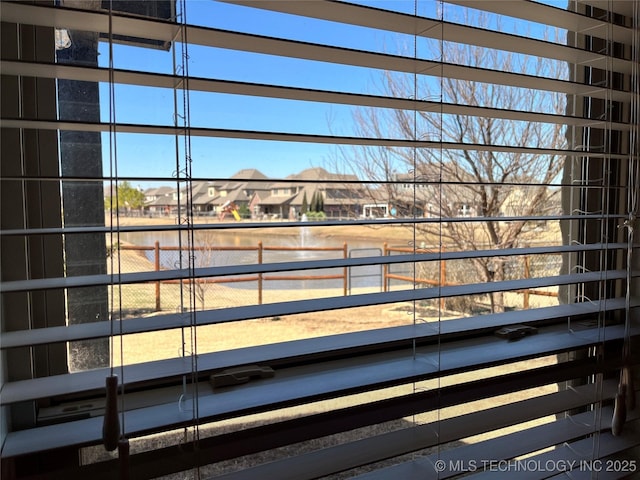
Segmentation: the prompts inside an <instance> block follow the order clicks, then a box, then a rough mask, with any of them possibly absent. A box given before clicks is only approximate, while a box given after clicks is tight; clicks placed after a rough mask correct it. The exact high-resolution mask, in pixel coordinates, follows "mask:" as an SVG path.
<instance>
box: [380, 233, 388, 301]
mask: <svg viewBox="0 0 640 480" xmlns="http://www.w3.org/2000/svg"><path fill="white" fill-rule="evenodd" d="M383 248H384V252H383V256H384V257H386V256H387V255H388V254H389V251H388V245H387V242H384V244H383ZM388 274H389V265H388V264H386V263H385V264H384V265H383V266H382V291H383V292H388V291H389V285H387V275H388Z"/></svg>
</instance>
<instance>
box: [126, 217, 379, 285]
mask: <svg viewBox="0 0 640 480" xmlns="http://www.w3.org/2000/svg"><path fill="white" fill-rule="evenodd" d="M120 238H121V239H122V240H123V241H125V242H128V243H131V244H134V245H138V246H149V247H152V246H153V245H154V244H155V242H156V241H157V242H159V244H160V248H161V251H160V265H161V268H164V269H174V268H179V267H180V261H181V258H180V253H179V252H178V251H177V250H162V248H163V247H177V246H178V245H179V243H180V238H179V235H178V233H177V232H133V233H122V234H121V235H120ZM259 241H262V244H263V252H262V262H263V263H276V262H287V261H301V260H321V259H331V258H343V257H344V250H343V245H344V243H345V242H346V243H347V255H348V256H352V257H365V256H379V255H382V242H376V241H371V240H369V241H367V240H354V239H339V238H324V237H320V236H314V235H313V233H312V232H311V231H309V230H308V229H305V228H302V229H301V230H300V233H296V235H269V236H265V237H263V238H259V237H256V235H255V234H252V233H238V232H230V231H218V232H216V231H207V232H201V231H196V232H194V245H196V247H204V248H203V250H201V251H196V252H195V263H196V267H206V266H228V265H246V264H252V263H257V262H258V242H259ZM183 242H185V240H184V236H183ZM183 244H184V243H183ZM215 247H227V248H229V247H236V248H238V250H233V249H224V250H216V248H215ZM270 247H283V248H287V249H291V248H294V249H295V250H280V251H278V250H269V248H270ZM316 247H323V248H332V249H333V248H335V249H336V250H330V251H315V250H304V249H305V248H316ZM145 255H146V256H147V258H148V259H149V260H150V261H151V262H154V261H155V258H154V255H155V253H154V251H153V250H149V251H146V252H145ZM182 261H183V262H184V263H186V261H187V260H186V257H185V256H184V255H183V257H182ZM342 273H343V269H341V268H331V269H323V270H314V271H304V272H287V273H284V274H277V273H274V274H270V276H271V277H277V276H282V275H287V276H292V275H301V276H302V275H342ZM347 276H348V285H349V286H350V287H351V288H359V287H375V286H381V285H382V268H381V267H380V266H366V267H350V268H349V270H348V272H347ZM226 285H228V286H231V287H237V288H247V287H249V286H250V285H251V283H229V284H226ZM342 285H343V280H342V279H341V278H340V279H327V280H277V281H265V282H264V283H263V288H265V289H293V288H340V287H342Z"/></svg>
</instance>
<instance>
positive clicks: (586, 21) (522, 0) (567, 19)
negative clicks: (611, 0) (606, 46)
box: [446, 0, 634, 45]
mask: <svg viewBox="0 0 640 480" xmlns="http://www.w3.org/2000/svg"><path fill="white" fill-rule="evenodd" d="M446 1H447V2H448V3H453V4H455V5H461V6H465V7H469V8H476V7H477V4H476V5H474V4H475V3H476V2H475V0H446ZM608 6H609V5H608ZM482 10H484V11H488V12H493V13H497V14H499V15H507V16H510V17H514V18H520V19H522V20H528V21H532V22H536V23H541V24H543V25H552V26H555V27H558V28H562V29H565V30H569V31H571V32H576V33H584V34H586V35H593V36H595V37H599V38H602V39H607V40H613V41H615V42H620V43H626V44H628V45H630V44H632V43H633V35H634V32H633V30H632V29H631V28H627V27H625V26H622V25H617V24H614V23H611V22H609V21H607V20H606V19H604V18H603V19H598V18H592V17H587V16H586V15H581V14H578V13H575V12H571V11H569V10H565V9H562V8H557V7H553V6H550V5H544V4H542V3H538V2H535V1H533V2H532V1H528V0H516V1H510V2H503V1H501V0H488V1H486V2H484V1H483V5H482Z"/></svg>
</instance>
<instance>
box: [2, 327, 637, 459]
mask: <svg viewBox="0 0 640 480" xmlns="http://www.w3.org/2000/svg"><path fill="white" fill-rule="evenodd" d="M564 328H565V329H566V327H564ZM631 334H632V336H635V335H638V334H640V329H634V330H633V331H632V332H631ZM624 335H625V331H624V327H623V326H611V327H605V328H600V329H599V328H592V329H586V330H581V331H579V332H577V333H570V332H566V330H565V332H564V333H563V332H562V329H561V328H558V327H549V328H548V329H547V331H545V333H542V332H540V333H538V335H534V336H532V337H529V338H528V339H527V341H524V342H508V341H504V340H499V339H495V338H493V339H489V338H487V339H485V340H486V341H485V342H482V343H478V342H477V341H474V340H467V341H458V342H451V343H449V344H447V345H446V348H445V349H442V350H441V349H440V347H439V346H437V345H436V346H435V347H434V346H431V347H421V348H419V349H418V350H417V352H416V355H415V358H414V355H411V354H410V353H409V350H410V348H409V347H407V348H408V350H406V351H404V352H401V353H394V352H391V353H384V354H380V355H375V356H365V357H357V358H351V359H348V360H347V359H344V360H339V361H335V362H332V363H331V364H325V365H324V367H325V368H323V369H322V371H318V368H317V366H313V365H312V366H311V372H309V371H307V370H305V367H294V368H292V369H291V370H290V371H289V370H288V373H287V374H286V375H283V376H279V375H278V374H277V373H276V376H275V377H274V378H271V379H268V380H262V381H258V382H254V383H251V384H249V385H245V386H240V387H239V388H237V389H230V390H226V391H220V392H219V393H212V390H211V389H210V388H208V387H207V385H208V383H203V384H202V385H201V386H200V388H199V389H198V390H199V392H200V397H199V398H198V410H199V420H200V421H201V422H203V423H206V422H208V421H213V420H214V419H216V418H226V417H229V416H233V415H238V414H249V413H257V412H259V411H267V410H272V409H275V408H278V407H279V406H284V405H292V404H299V403H306V402H309V401H314V400H318V399H321V398H329V397H336V396H343V395H347V394H350V393H358V392H363V391H367V390H371V389H377V388H384V387H388V386H392V385H400V384H403V383H411V382H413V381H418V380H426V379H428V378H433V377H434V376H439V375H444V374H447V373H449V374H453V373H458V372H462V371H468V370H472V369H477V368H481V367H483V366H492V365H496V364H501V363H507V362H511V361H517V360H520V359H526V358H530V357H532V356H535V357H537V356H542V355H550V354H553V353H557V352H563V351H568V350H573V349H576V348H580V347H585V346H589V345H593V344H596V343H601V342H602V339H603V338H605V339H606V341H615V340H617V339H621V338H623V337H624ZM305 372H306V373H305ZM310 377H312V378H313V381H310ZM125 417H126V418H125V422H126V425H127V426H128V428H127V430H128V432H129V434H131V435H139V434H141V433H145V432H152V431H159V430H166V429H171V428H180V426H183V425H188V424H191V421H192V418H191V415H190V414H189V413H188V412H186V411H181V410H180V408H179V406H178V405H177V404H176V403H175V402H172V403H170V404H166V405H155V406H151V407H148V408H139V409H136V410H132V411H127V412H125ZM101 423H102V418H90V419H85V420H79V421H75V422H68V423H66V424H64V425H52V426H47V427H40V428H36V429H31V430H27V431H18V432H12V433H10V434H9V436H8V437H7V441H6V442H5V447H4V451H3V453H4V454H6V455H7V456H13V455H17V454H24V453H29V452H35V451H39V450H48V449H52V448H56V447H61V446H64V445H74V444H86V443H92V442H97V441H99V440H100V439H101V436H100V428H96V425H101ZM61 431H64V432H65V434H64V435H61V434H60V432H61ZM34 434H35V435H34Z"/></svg>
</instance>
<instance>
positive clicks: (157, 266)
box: [154, 240, 160, 312]
mask: <svg viewBox="0 0 640 480" xmlns="http://www.w3.org/2000/svg"><path fill="white" fill-rule="evenodd" d="M154 252H155V271H156V272H159V271H160V242H159V241H157V240H156V243H155V245H154ZM159 311H160V281H159V280H158V281H157V282H156V312H159Z"/></svg>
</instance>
